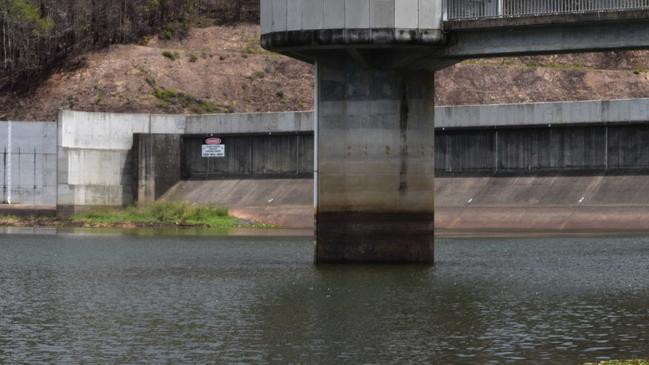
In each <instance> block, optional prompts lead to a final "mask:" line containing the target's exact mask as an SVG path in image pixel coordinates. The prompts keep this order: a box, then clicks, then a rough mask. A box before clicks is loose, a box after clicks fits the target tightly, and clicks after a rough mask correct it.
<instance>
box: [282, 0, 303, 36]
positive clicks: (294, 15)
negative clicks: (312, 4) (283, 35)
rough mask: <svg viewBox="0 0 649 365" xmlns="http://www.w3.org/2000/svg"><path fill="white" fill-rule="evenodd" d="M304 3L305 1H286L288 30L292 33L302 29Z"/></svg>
mask: <svg viewBox="0 0 649 365" xmlns="http://www.w3.org/2000/svg"><path fill="white" fill-rule="evenodd" d="M302 1H303V0H287V1H286V14H287V15H286V30H289V31H291V30H300V29H302Z"/></svg>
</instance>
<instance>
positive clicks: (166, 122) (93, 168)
mask: <svg viewBox="0 0 649 365" xmlns="http://www.w3.org/2000/svg"><path fill="white" fill-rule="evenodd" d="M311 116H312V113H263V114H222V115H202V116H185V115H155V114H114V113H87V112H74V111H62V112H61V113H60V114H59V121H58V174H57V175H58V176H57V180H58V195H57V206H58V210H59V212H60V213H61V214H64V215H65V214H70V213H73V212H75V211H78V210H84V209H87V208H88V207H92V206H123V205H129V204H133V203H134V202H135V201H136V197H137V195H138V191H139V190H138V186H139V185H138V177H137V171H138V164H137V162H138V161H137V159H136V158H135V157H136V155H137V154H136V152H135V151H134V149H133V146H134V135H135V134H143V135H147V134H150V135H154V134H172V135H182V134H192V135H195V134H209V133H222V134H235V135H236V134H249V133H258V134H268V133H271V134H272V133H286V132H292V133H295V132H307V131H309V130H310V131H313V121H312V118H310V117H311Z"/></svg>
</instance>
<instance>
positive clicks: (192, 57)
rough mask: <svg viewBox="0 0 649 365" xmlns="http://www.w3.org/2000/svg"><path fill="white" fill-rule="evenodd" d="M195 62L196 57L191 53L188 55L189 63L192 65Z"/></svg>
mask: <svg viewBox="0 0 649 365" xmlns="http://www.w3.org/2000/svg"><path fill="white" fill-rule="evenodd" d="M196 61H198V57H196V55H195V54H193V53H192V54H190V55H189V62H191V63H194V62H196Z"/></svg>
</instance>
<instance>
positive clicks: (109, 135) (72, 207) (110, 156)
mask: <svg viewBox="0 0 649 365" xmlns="http://www.w3.org/2000/svg"><path fill="white" fill-rule="evenodd" d="M184 128H185V117H184V116H177V115H151V114H113V113H86V112H72V111H61V112H60V113H59V120H58V143H57V145H58V166H57V170H58V174H57V175H58V176H57V186H58V189H57V210H58V212H59V214H61V215H69V214H71V213H74V212H75V211H78V210H85V209H88V208H89V207H92V206H124V205H129V204H133V203H134V202H135V198H136V195H137V179H136V175H137V174H136V168H137V166H136V161H135V160H134V158H133V156H134V151H133V150H132V148H133V136H134V134H136V133H146V134H149V133H166V134H178V133H179V132H181V131H183V130H184Z"/></svg>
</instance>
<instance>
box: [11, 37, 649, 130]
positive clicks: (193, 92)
mask: <svg viewBox="0 0 649 365" xmlns="http://www.w3.org/2000/svg"><path fill="white" fill-rule="evenodd" d="M258 37H259V28H258V27H257V26H254V25H240V26H236V27H209V28H196V29H193V30H191V32H190V34H189V36H188V37H187V38H186V39H184V40H181V41H178V40H172V41H163V40H160V39H157V38H154V39H151V40H148V41H147V42H144V43H143V44H141V45H119V46H113V47H110V48H108V49H105V50H102V51H97V52H92V53H89V54H87V55H85V56H84V57H83V58H81V59H76V60H70V64H69V65H68V67H67V68H65V69H61V70H59V71H57V72H55V73H53V74H52V76H51V77H50V78H49V79H48V80H47V81H46V82H45V83H43V84H42V85H40V86H39V87H37V88H36V89H35V90H33V91H32V92H30V93H29V94H25V95H12V94H7V93H5V94H0V119H17V120H53V119H54V118H55V116H56V112H57V110H58V109H59V108H66V109H75V110H85V111H115V112H160V113H213V112H233V111H236V112H255V111H283V110H308V109H311V108H312V103H313V99H312V98H313V70H312V67H311V66H310V65H307V64H303V63H300V62H297V61H294V60H291V59H288V58H285V57H282V56H279V55H275V54H272V53H269V52H266V51H264V50H262V49H261V48H260V47H259V45H258ZM647 55H649V53H647V52H642V51H637V52H619V53H599V54H583V55H560V56H544V57H522V58H509V59H491V60H469V61H465V62H463V63H461V64H458V65H455V66H453V67H450V68H447V69H445V70H442V71H440V72H438V74H437V79H436V84H437V104H439V105H457V104H482V103H510V102H529V101H557V100H585V99H617V98H627V97H649V72H648V70H649V58H648V57H647Z"/></svg>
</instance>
